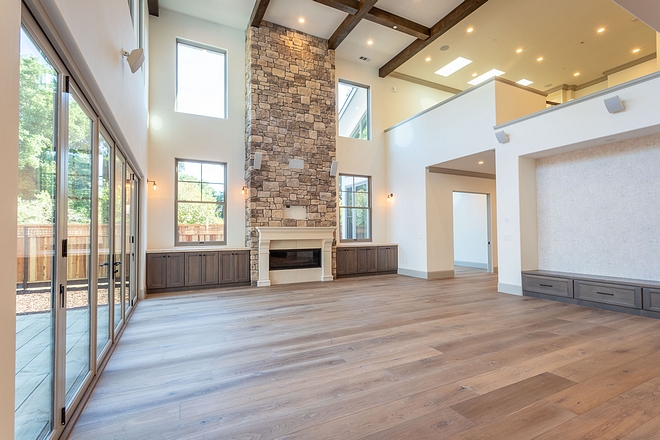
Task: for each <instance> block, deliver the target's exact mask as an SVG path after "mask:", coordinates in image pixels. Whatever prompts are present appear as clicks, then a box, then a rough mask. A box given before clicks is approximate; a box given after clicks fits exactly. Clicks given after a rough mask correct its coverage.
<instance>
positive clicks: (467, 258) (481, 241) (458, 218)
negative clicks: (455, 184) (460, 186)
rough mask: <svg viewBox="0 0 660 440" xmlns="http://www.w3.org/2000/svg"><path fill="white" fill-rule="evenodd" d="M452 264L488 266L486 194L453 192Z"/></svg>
mask: <svg viewBox="0 0 660 440" xmlns="http://www.w3.org/2000/svg"><path fill="white" fill-rule="evenodd" d="M453 201H454V203H453V207H454V218H453V220H454V222H453V223H454V264H455V265H460V266H468V267H478V268H482V269H486V268H488V218H487V215H488V210H487V196H486V195H485V194H474V193H466V192H454V200H453Z"/></svg>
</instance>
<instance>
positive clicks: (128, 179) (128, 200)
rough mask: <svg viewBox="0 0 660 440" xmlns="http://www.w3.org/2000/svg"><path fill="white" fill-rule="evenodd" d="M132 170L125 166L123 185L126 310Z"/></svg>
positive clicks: (126, 302)
mask: <svg viewBox="0 0 660 440" xmlns="http://www.w3.org/2000/svg"><path fill="white" fill-rule="evenodd" d="M132 174H133V170H131V168H130V167H129V166H128V165H127V166H126V185H124V190H125V191H126V199H125V200H124V202H125V206H124V222H125V223H124V265H125V266H128V267H125V268H124V309H125V310H128V309H129V307H130V306H131V287H132V283H131V281H132V280H131V272H132V270H131V268H132V265H133V259H132V258H131V257H132V252H131V251H132V244H131V226H132V222H131V215H132V213H133V209H131V208H132V206H131V203H132V200H133V197H132V195H133V179H132Z"/></svg>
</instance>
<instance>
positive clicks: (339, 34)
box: [328, 0, 378, 50]
mask: <svg viewBox="0 0 660 440" xmlns="http://www.w3.org/2000/svg"><path fill="white" fill-rule="evenodd" d="M377 1H378V0H360V8H359V9H358V11H357V12H356V13H355V15H349V16H348V17H346V18H345V19H344V21H342V22H341V24H340V25H339V27H338V28H337V29H336V30H335V32H334V34H332V36H331V37H330V39H329V40H328V48H329V49H333V50H334V49H337V47H339V45H340V44H341V42H342V41H344V40H345V39H346V37H348V34H350V33H351V31H352V30H353V29H355V26H357V25H358V23H360V21H362V19H363V18H364V17H365V16H366V15H367V14H368V13H369V11H370V10H371V8H372V7H373V6H374V5H375V4H376V2H377Z"/></svg>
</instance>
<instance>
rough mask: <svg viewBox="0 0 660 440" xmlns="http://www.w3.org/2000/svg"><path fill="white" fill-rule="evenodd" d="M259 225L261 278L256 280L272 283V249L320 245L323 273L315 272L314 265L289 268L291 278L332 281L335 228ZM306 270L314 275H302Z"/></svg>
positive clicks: (262, 283)
mask: <svg viewBox="0 0 660 440" xmlns="http://www.w3.org/2000/svg"><path fill="white" fill-rule="evenodd" d="M256 229H257V231H258V232H259V280H258V281H257V286H270V285H271V278H270V271H269V260H270V250H271V249H299V248H317V249H321V271H320V276H318V277H316V276H317V275H313V274H317V273H316V272H313V269H311V270H310V269H294V270H291V271H290V272H292V274H291V275H292V276H291V278H290V281H289V282H296V281H332V279H333V277H332V243H333V241H334V232H335V228H332V227H329V228H324V227H263V226H258V227H257V228H256ZM300 271H308V272H300ZM280 272H287V271H280ZM294 272H295V273H294ZM304 273H308V274H310V275H312V276H314V277H315V278H313V279H312V278H309V279H307V278H306V277H305V276H301V274H304ZM281 282H286V281H281Z"/></svg>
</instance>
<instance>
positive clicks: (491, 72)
mask: <svg viewBox="0 0 660 440" xmlns="http://www.w3.org/2000/svg"><path fill="white" fill-rule="evenodd" d="M500 75H504V72H502V71H501V70H497V69H491V70H489V71H488V72H486V73H484V74H483V75H481V76H478V77H476V78H475V79H473V80H472V81H468V84H471V85H473V86H476V85H477V84H481V83H482V82H484V81H487V80H489V79H491V78H493V77H495V76H500Z"/></svg>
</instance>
